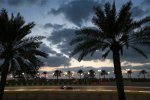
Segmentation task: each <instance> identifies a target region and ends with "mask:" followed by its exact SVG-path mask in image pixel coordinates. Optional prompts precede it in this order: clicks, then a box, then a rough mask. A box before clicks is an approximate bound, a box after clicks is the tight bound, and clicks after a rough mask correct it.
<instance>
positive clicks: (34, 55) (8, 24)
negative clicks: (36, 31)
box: [0, 10, 47, 100]
mask: <svg viewBox="0 0 150 100" xmlns="http://www.w3.org/2000/svg"><path fill="white" fill-rule="evenodd" d="M34 25H35V24H34V23H27V24H25V21H24V19H23V17H22V16H21V15H20V14H17V16H14V15H13V14H12V16H11V17H10V18H9V16H8V14H7V12H6V10H2V11H1V12H0V60H3V64H2V65H1V66H0V67H1V82H0V100H2V98H3V94H4V89H5V84H6V79H7V75H8V73H9V72H15V71H22V72H24V73H27V72H28V71H29V70H38V69H39V67H40V66H41V65H42V64H43V63H42V62H41V61H40V59H39V57H40V56H41V57H47V54H46V53H44V52H42V51H40V50H39V49H38V48H39V46H40V44H41V43H42V42H41V39H43V37H41V36H36V37H31V36H27V35H29V34H30V33H31V29H32V28H33V27H34Z"/></svg>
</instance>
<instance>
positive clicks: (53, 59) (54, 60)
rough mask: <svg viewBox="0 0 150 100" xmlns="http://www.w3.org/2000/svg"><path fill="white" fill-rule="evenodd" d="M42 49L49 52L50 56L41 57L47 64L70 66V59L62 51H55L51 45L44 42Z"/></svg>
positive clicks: (51, 65)
mask: <svg viewBox="0 0 150 100" xmlns="http://www.w3.org/2000/svg"><path fill="white" fill-rule="evenodd" d="M40 49H41V50H42V51H44V52H46V53H48V54H49V56H48V58H41V57H40V59H41V60H42V61H43V62H44V65H45V66H50V67H59V66H69V65H70V59H69V58H67V57H65V56H63V55H62V54H60V53H57V52H56V51H54V50H53V49H52V48H51V47H49V46H47V45H45V44H42V45H41V47H40Z"/></svg>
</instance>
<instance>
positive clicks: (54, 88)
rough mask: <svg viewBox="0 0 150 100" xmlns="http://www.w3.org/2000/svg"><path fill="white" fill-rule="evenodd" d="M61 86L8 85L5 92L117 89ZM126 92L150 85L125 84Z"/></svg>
mask: <svg viewBox="0 0 150 100" xmlns="http://www.w3.org/2000/svg"><path fill="white" fill-rule="evenodd" d="M60 87H61V86H20V87H6V88H5V92H13V91H16V92H17V91H18V92H19V91H106V92H107V91H108V92H109V91H114V92H115V91H116V87H115V86H71V87H72V88H73V89H69V90H67V89H60ZM125 92H139V93H150V87H142V86H125Z"/></svg>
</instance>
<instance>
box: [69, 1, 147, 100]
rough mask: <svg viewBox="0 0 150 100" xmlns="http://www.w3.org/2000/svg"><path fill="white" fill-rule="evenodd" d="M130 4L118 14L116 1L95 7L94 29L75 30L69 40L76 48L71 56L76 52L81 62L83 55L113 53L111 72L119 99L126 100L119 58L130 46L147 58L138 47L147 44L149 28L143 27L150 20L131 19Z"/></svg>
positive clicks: (124, 6) (106, 54)
mask: <svg viewBox="0 0 150 100" xmlns="http://www.w3.org/2000/svg"><path fill="white" fill-rule="evenodd" d="M131 5H132V4H131V1H129V2H127V3H126V4H124V5H123V6H122V8H121V9H120V10H119V11H118V13H117V10H116V6H115V2H114V3H113V4H112V5H111V4H110V3H106V4H105V6H104V8H100V7H95V8H94V10H95V16H94V17H93V19H92V22H93V23H94V25H95V26H96V27H95V28H93V27H87V28H81V29H79V30H77V31H76V37H75V38H74V39H73V40H72V41H71V43H70V44H71V45H75V48H74V50H73V52H72V53H71V55H70V56H73V55H75V54H77V53H79V54H80V55H79V57H78V60H79V61H81V60H82V59H83V58H84V57H85V56H86V55H88V54H91V55H93V54H94V53H95V52H98V51H100V50H102V52H103V55H102V57H103V58H106V57H107V56H108V54H109V52H110V51H111V52H112V58H113V64H114V73H115V77H116V85H117V91H118V97H119V100H125V99H126V98H125V93H124V83H123V77H122V71H121V64H120V55H122V54H123V51H124V50H125V49H128V48H129V47H130V48H132V49H134V50H135V51H137V52H138V53H140V54H141V55H143V56H144V57H147V56H146V55H145V54H144V53H143V51H142V50H141V49H139V48H138V46H140V45H141V46H149V45H150V41H149V40H150V32H149V31H150V26H146V25H144V24H145V23H146V22H149V21H150V17H146V18H143V19H141V20H139V21H138V20H133V19H132V12H131Z"/></svg>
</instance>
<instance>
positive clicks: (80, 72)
mask: <svg viewBox="0 0 150 100" xmlns="http://www.w3.org/2000/svg"><path fill="white" fill-rule="evenodd" d="M77 73H78V74H79V75H80V79H81V78H82V75H83V73H84V71H83V70H81V69H80V70H78V72H77Z"/></svg>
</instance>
